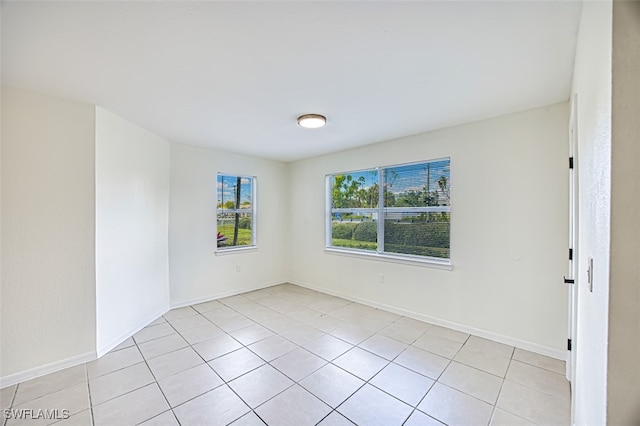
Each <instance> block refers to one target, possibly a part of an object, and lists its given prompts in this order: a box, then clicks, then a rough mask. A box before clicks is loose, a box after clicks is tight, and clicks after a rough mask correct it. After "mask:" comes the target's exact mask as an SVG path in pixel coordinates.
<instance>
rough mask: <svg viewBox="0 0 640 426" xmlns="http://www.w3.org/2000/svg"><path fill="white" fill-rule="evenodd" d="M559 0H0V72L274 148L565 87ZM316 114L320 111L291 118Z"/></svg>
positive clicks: (312, 148) (567, 69) (213, 143)
mask: <svg viewBox="0 0 640 426" xmlns="http://www.w3.org/2000/svg"><path fill="white" fill-rule="evenodd" d="M580 11H581V3H580V2H573V1H560V2H556V1H545V2H523V1H500V2H489V1H477V0H476V1H471V2H452V1H413V2H400V1H393V2H382V1H345V2H305V1H288V2H269V1H260V2H242V1H236V2H189V1H174V2H159V1H154V2H85V3H82V2H60V3H58V2H43V3H32V2H4V3H3V4H2V29H1V31H2V79H3V83H5V84H10V85H15V86H20V87H26V88H30V89H34V90H38V91H42V92H45V93H50V94H54V95H59V96H63V97H67V98H72V99H77V100H81V101H85V102H90V103H95V104H97V105H100V106H102V107H104V108H106V109H108V110H110V111H112V112H114V113H116V114H118V115H120V116H122V117H124V118H126V119H128V120H130V121H132V122H134V123H136V124H139V125H140V126H143V127H145V128H147V129H149V130H151V131H153V132H155V133H157V134H159V135H161V136H163V137H164V138H166V139H168V140H171V141H175V142H181V143H187V144H193V145H199V146H208V147H216V148H220V149H224V150H228V151H234V152H238V153H243V154H250V155H256V156H260V157H265V158H271V159H276V160H281V161H292V160H297V159H301V158H305V157H310V156H315V155H319V154H324V153H328V152H333V151H338V150H342V149H346V148H351V147H356V146H362V145H366V144H371V143H375V142H380V141H383V140H389V139H393V138H398V137H402V136H406V135H411V134H416V133H420V132H424V131H429V130H433V129H437V128H442V127H446V126H451V125H455V124H460V123H465V122H469V121H474V120H479V119H484V118H488V117H492V116H497V115H502V114H506V113H511V112H515V111H521V110H525V109H529V108H534V107H538V106H544V105H549V104H553V103H556V102H561V101H566V100H567V99H568V98H569V92H570V86H571V78H572V72H573V60H574V54H575V46H576V37H577V32H578V24H579V18H580ZM304 113H321V114H324V115H326V116H327V117H328V125H327V126H326V127H325V128H322V129H318V130H308V129H302V128H300V127H298V126H297V125H296V117H297V116H298V115H300V114H304Z"/></svg>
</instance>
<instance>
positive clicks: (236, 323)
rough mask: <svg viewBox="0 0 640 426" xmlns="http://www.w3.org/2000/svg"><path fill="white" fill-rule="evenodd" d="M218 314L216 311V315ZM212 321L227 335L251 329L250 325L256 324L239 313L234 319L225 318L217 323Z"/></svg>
mask: <svg viewBox="0 0 640 426" xmlns="http://www.w3.org/2000/svg"><path fill="white" fill-rule="evenodd" d="M216 312H218V311H215V312H214V314H215V313H216ZM209 319H211V318H209ZM211 321H212V322H213V323H214V324H215V325H217V326H218V327H220V328H221V329H222V330H224V331H226V332H227V333H231V332H233V331H236V330H240V329H241V328H245V327H249V326H250V325H254V324H255V322H253V321H251V320H250V319H249V318H247V317H245V316H244V315H240V314H237V313H236V314H235V315H234V316H232V317H228V318H223V319H220V320H217V321H214V320H211Z"/></svg>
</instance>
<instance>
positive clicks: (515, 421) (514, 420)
mask: <svg viewBox="0 0 640 426" xmlns="http://www.w3.org/2000/svg"><path fill="white" fill-rule="evenodd" d="M490 425H491V426H533V425H534V423H531V422H529V421H527V420H525V419H523V418H522V417H518V416H516V415H515V414H511V413H509V412H506V411H504V410H501V409H500V408H496V409H495V411H494V412H493V418H492V419H491V423H490Z"/></svg>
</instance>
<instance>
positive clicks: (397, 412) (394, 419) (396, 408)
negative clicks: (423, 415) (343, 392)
mask: <svg viewBox="0 0 640 426" xmlns="http://www.w3.org/2000/svg"><path fill="white" fill-rule="evenodd" d="M412 410H413V409H412V408H411V407H410V406H408V405H407V404H405V403H404V402H400V401H398V400H397V399H395V398H394V397H392V396H389V395H387V394H386V393H384V392H382V391H381V390H379V389H376V388H375V387H373V386H371V385H369V384H366V385H364V386H363V387H362V388H360V390H358V391H357V392H356V393H355V394H354V395H353V396H351V397H350V398H349V399H347V400H346V401H345V402H344V403H343V404H342V405H341V406H340V407H338V412H340V414H342V415H343V416H345V417H346V418H348V419H349V420H351V421H352V422H354V423H355V424H357V425H367V426H375V425H380V426H390V425H401V424H403V423H404V421H405V420H406V419H407V418H408V417H409V415H410V414H411V411H412Z"/></svg>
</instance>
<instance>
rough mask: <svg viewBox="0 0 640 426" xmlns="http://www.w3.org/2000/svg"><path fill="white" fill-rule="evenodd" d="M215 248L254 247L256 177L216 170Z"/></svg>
mask: <svg viewBox="0 0 640 426" xmlns="http://www.w3.org/2000/svg"><path fill="white" fill-rule="evenodd" d="M217 187H218V208H217V216H218V250H227V249H237V248H245V247H247V248H248V247H255V245H256V236H255V229H256V227H255V217H256V214H255V212H256V211H255V198H256V197H255V190H256V178H255V177H252V176H230V175H223V174H220V173H219V174H218V182H217Z"/></svg>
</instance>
